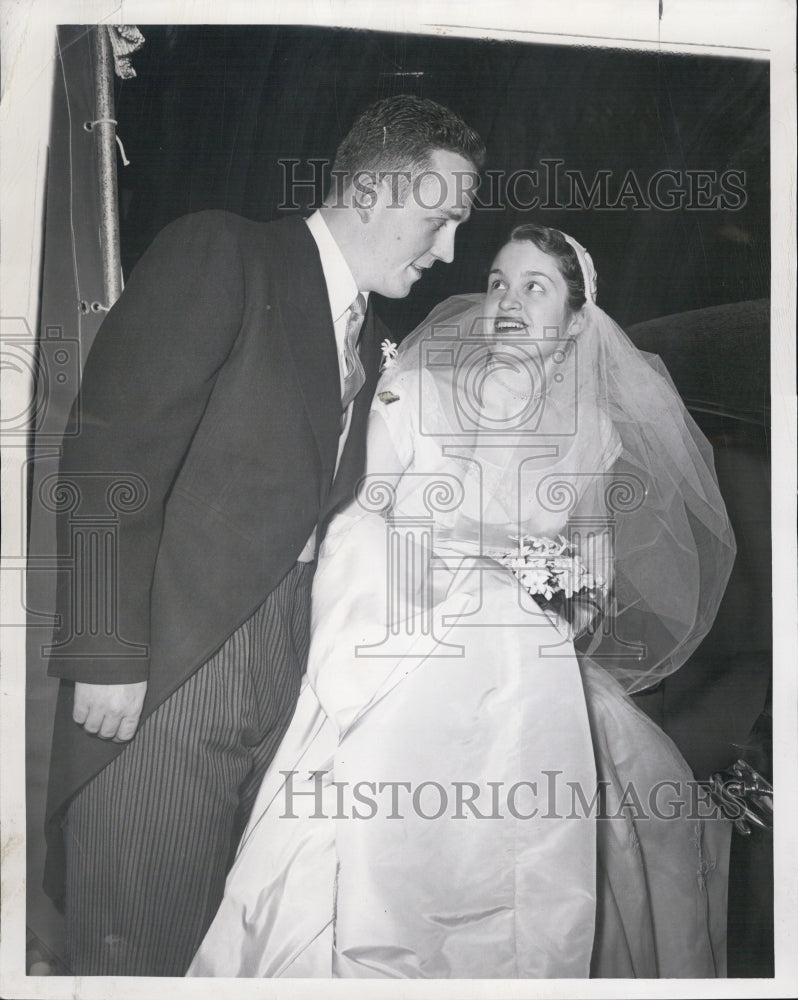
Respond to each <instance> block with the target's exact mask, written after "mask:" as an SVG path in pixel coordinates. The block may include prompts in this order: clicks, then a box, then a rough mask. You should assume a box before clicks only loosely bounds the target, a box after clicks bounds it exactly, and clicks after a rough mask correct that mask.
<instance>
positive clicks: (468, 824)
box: [189, 373, 730, 978]
mask: <svg viewBox="0 0 798 1000" xmlns="http://www.w3.org/2000/svg"><path fill="white" fill-rule="evenodd" d="M411 375H412V373H411ZM423 381H424V378H423V376H422V382H423ZM435 392H436V388H435V386H434V384H432V382H430V384H428V385H424V384H422V385H420V386H419V385H418V384H413V381H412V377H410V376H408V377H406V378H405V379H404V380H403V381H402V382H401V384H400V385H399V386H398V394H399V396H400V398H399V399H398V400H396V401H395V402H394V403H393V404H389V405H387V406H385V405H384V404H381V403H379V402H375V409H377V410H378V411H380V408H381V406H382V407H383V410H382V411H381V412H382V413H383V419H384V420H385V423H386V425H387V426H388V427H389V437H390V439H391V443H392V446H393V448H394V449H395V450H396V453H397V454H398V455H399V457H400V459H401V463H402V465H404V466H405V473H404V474H403V475H402V477H401V479H400V480H399V483H398V486H397V487H396V497H395V503H394V507H393V512H392V519H391V521H390V523H387V522H386V520H385V519H384V518H383V517H382V516H380V515H379V514H377V513H373V512H372V513H368V512H366V511H364V510H362V509H360V508H357V507H355V508H350V510H349V511H348V512H345V513H343V514H341V515H339V516H338V517H337V518H336V519H335V520H334V521H333V523H332V525H331V528H330V531H329V533H328V535H327V537H326V539H325V542H324V545H323V548H322V551H321V553H320V559H319V566H318V570H317V573H316V578H315V583H314V595H313V620H314V624H313V639H312V644H311V654H310V663H309V666H308V672H307V675H306V678H305V681H304V685H303V688H302V692H301V695H300V698H299V703H298V706H297V710H296V713H295V716H294V718H293V721H292V723H291V725H290V727H289V729H288V731H287V733H286V735H285V738H284V740H283V742H282V744H281V746H280V749H279V750H278V753H277V755H276V757H275V759H274V761H273V763H272V765H271V767H270V769H269V771H268V773H267V775H266V777H265V779H264V782H263V785H262V787H261V789H260V793H259V796H258V799H257V802H256V804H255V807H254V810H253V813H252V817H251V819H250V822H249V825H248V827H247V830H246V832H245V834H244V837H243V839H242V841H241V845H240V848H239V851H238V855H237V857H236V860H235V863H234V865H233V868H232V870H231V872H230V874H229V877H228V880H227V886H226V891H225V895H224V899H223V901H222V904H221V906H220V908H219V911H218V913H217V916H216V918H215V920H214V922H213V924H212V926H211V928H210V930H209V932H208V934H207V936H206V938H205V940H204V942H203V944H202V946H201V947H200V950H199V952H198V954H197V955H196V957H195V959H194V961H193V964H192V966H191V969H190V970H189V974H190V975H194V976H257V977H272V976H290V977H331V976H342V977H347V976H350V977H430V978H437V977H440V978H470V977H492V978H515V977H534V978H546V977H549V978H552V977H576V978H581V977H588V976H590V975H594V976H637V977H654V976H661V977H668V976H674V977H675V976H688V977H708V976H715V975H719V974H723V972H724V954H725V891H726V868H727V860H728V846H729V833H730V829H729V824H728V823H726V822H725V821H717V820H712V821H704V820H701V819H700V818H697V817H696V816H695V815H694V814H695V812H696V803H695V802H693V803H692V804H691V803H690V801H689V799H690V789H691V779H692V775H691V773H690V771H689V769H688V767H687V765H686V764H685V762H684V761H683V759H682V758H681V756H680V754H679V753H678V751H677V750H676V748H675V746H674V745H673V744H672V743H671V741H670V740H669V739H668V738H667V737H666V736H665V735H664V734H663V733H662V732H661V730H659V729H658V728H657V727H656V726H655V725H654V724H653V723H652V722H651V721H650V720H649V719H648V718H647V717H646V716H644V715H643V714H642V713H641V712H640V711H639V710H638V709H637V708H636V707H635V706H634V704H633V703H632V701H631V700H630V699H629V698H628V697H627V696H626V695H625V693H624V692H623V690H622V689H621V687H620V686H619V685H618V684H617V683H616V682H615V681H614V680H612V679H611V678H610V677H609V675H608V674H606V673H605V672H604V671H603V670H602V669H601V668H600V667H597V666H595V665H591V664H590V663H582V664H581V666H580V663H579V662H578V660H577V657H576V655H575V653H574V649H573V645H572V643H571V642H570V640H569V639H568V636H567V633H566V629H565V626H564V625H563V623H562V622H560V621H559V620H557V619H555V618H554V616H553V615H551V614H550V613H544V612H543V611H542V610H540V609H539V608H538V607H537V605H535V604H534V603H533V602H532V600H531V598H529V596H528V595H527V594H526V593H525V592H524V591H523V590H522V589H521V588H520V587H519V585H518V583H517V581H516V580H515V578H514V577H513V576H512V574H511V573H510V572H509V571H508V570H506V569H503V568H501V567H499V566H498V565H497V564H495V563H493V564H491V563H490V562H487V561H483V562H480V561H479V560H478V559H477V560H474V559H473V557H474V556H475V554H479V553H484V552H486V551H489V550H490V545H489V544H488V543H486V540H485V538H482V539H481V541H475V539H474V537H473V535H471V536H470V535H469V530H468V528H467V526H468V525H469V524H472V525H473V518H472V517H471V515H472V514H475V513H479V512H475V511H474V510H473V509H472V505H473V504H474V503H479V504H480V505H481V516H482V519H483V521H485V520H486V518H485V503H486V501H485V497H486V496H488V497H490V500H489V504H493V508H492V511H493V513H492V514H491V513H489V514H488V516H487V523H488V524H489V525H492V526H493V527H492V528H491V530H493V529H494V528H497V527H500V526H501V522H502V518H503V517H504V516H506V515H507V514H508V512H507V511H506V510H505V511H504V513H503V514H501V513H497V512H496V510H497V508H496V505H499V506H500V505H501V501H502V494H501V491H500V490H499V489H498V488H497V489H493V488H491V487H490V484H489V480H490V478H491V475H492V473H491V471H490V469H489V468H488V467H487V466H483V467H482V468H481V470H479V471H478V472H476V471H475V468H474V462H473V461H464V460H463V459H462V455H461V456H460V457H454V458H445V457H443V449H442V446H441V442H440V440H439V439H436V438H435V436H434V435H432V436H425V435H424V434H423V433H421V428H420V427H419V423H418V418H417V415H416V414H415V413H414V411H413V408H412V406H410V405H409V400H411V399H413V400H418V399H419V398H420V397H419V393H421V394H423V398H425V399H426V400H427V401H429V399H430V398H431V397H433V396H434V395H435ZM616 446H617V443H616V442H615V441H614V440H613V437H612V429H611V427H607V426H605V425H604V424H602V423H601V421H596V425H595V429H594V432H593V434H592V435H588V439H587V440H584V439H578V440H577V441H576V442H574V443H573V444H572V446H571V448H570V450H566V453H565V455H564V456H561V458H560V459H558V460H557V461H556V462H555V463H553V462H552V460H551V458H548V459H547V460H546V471H547V472H550V471H551V469H552V467H553V464H554V465H556V467H557V469H558V472H559V473H560V474H562V475H565V476H567V475H568V474H569V472H570V473H573V472H574V470H576V469H579V470H582V469H584V467H585V463H586V462H587V463H588V467H589V463H590V461H593V465H594V468H595V469H596V470H603V469H606V468H608V467H609V466H610V465H611V463H612V460H613V458H614V455H615V454H616V450H617V447H616ZM494 457H495V456H494ZM505 458H506V456H505ZM497 461H498V464H499V465H502V463H503V462H504V459H502V457H501V455H499V458H498V459H497ZM505 465H506V463H505ZM369 467H370V470H371V471H372V472H376V471H379V470H380V461H379V457H375V455H374V453H373V451H370V459H369ZM494 471H495V470H494ZM505 471H506V469H505ZM527 472H528V473H529V474H530V475H533V476H534V475H535V470H534V463H533V465H532V467H531V472H530V471H529V470H528V469H527ZM525 474H527V473H525ZM496 475H497V476H498V475H499V473H498V472H497V473H496ZM425 477H428V478H425ZM449 477H453V479H454V480H457V481H458V482H460V483H461V484H462V485H463V493H462V495H461V496H460V497H459V502H457V501H458V498H455V499H452V496H447V489H448V485H451V481H450V479H449ZM433 480H436V481H438V482H439V483H441V484H443V485H442V486H441V487H440V488H439V490H438V492H437V493H435V492H434V491H433V492H430V491H429V490H427V489H426V486H427V485H429V482H432V481H433ZM486 482H487V483H488V486H489V488H488V490H487V492H485V485H486ZM480 491H482V492H480ZM508 502H510V501H508ZM470 505H471V506H470ZM515 513H517V511H516V512H515ZM553 518H554V519H553ZM507 520H508V521H510V522H512V521H513V517H512V516H507ZM514 523H515V524H516V525H517V526H520V527H521V528H523V530H525V531H527V532H529V533H536V534H546V535H556V533H557V530H559V529H561V528H562V527H563V525H562V524H558V523H557V522H556V517H555V516H554V515H552V514H551V513H549V514H548V515H547V519H544V517H543V514H542V512H540V511H537V512H534V511H529V510H527V511H525V512H524V513H523V515H522V516H521V521H520V525H519V521H518V520H517V519H516V520H515V521H514ZM488 534H490V531H489V532H488ZM497 537H498V535H497ZM488 542H489V540H488ZM429 558H434V559H435V560H437V562H436V563H435V569H434V572H433V573H432V584H431V586H428V588H427V590H424V585H425V582H426V583H429V578H428V575H427V574H426V573H425V572H424V566H425V565H427V560H428V559H429ZM413 560H415V563H413ZM411 564H412V566H413V568H412V570H411V571H408V566H410V565H411ZM397 567H401V571H400V572H397ZM408 580H409V581H410V582H409V583H408ZM390 623H392V626H391V624H390ZM598 786H601V788H602V796H601V797H600V800H597V799H595V798H594V796H595V793H596V789H597V787H598ZM680 810H681V816H680V817H679V818H671V817H672V816H673V815H674V814H678V813H679V811H680ZM599 813H602V814H603V816H604V818H599Z"/></svg>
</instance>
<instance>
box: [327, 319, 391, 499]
mask: <svg viewBox="0 0 798 1000" xmlns="http://www.w3.org/2000/svg"><path fill="white" fill-rule="evenodd" d="M384 334H385V329H384V327H382V325H381V324H380V323H379V322H378V321H377V320H376V317H375V314H374V310H373V308H372V306H371V304H370V303H369V307H368V310H367V311H366V318H365V320H364V321H363V331H362V333H361V335H360V345H359V351H360V360H361V361H362V362H363V368H364V369H365V372H366V381H365V383H364V385H363V388H362V389H361V390H360V392H359V393H358V394H357V397H356V399H355V402H354V406H353V411H352V421H351V424H350V427H349V435H348V436H347V439H346V444H345V445H344V451H343V454H342V455H341V461H340V463H339V465H338V472H337V473H336V476H335V482H334V484H333V488H332V490H331V492H330V497H329V499H328V501H327V505H326V506H327V510H326V513H329V512H331V511H332V510H333V509H334V508H335V507H337V506H339V505H340V504H343V503H346V502H348V501H349V500H351V498H352V496H353V495H354V490H355V487H356V486H357V482H358V480H359V479H360V477H361V476H362V475H363V470H364V467H365V461H366V431H367V427H368V418H369V412H370V410H371V401H372V398H373V397H374V390H375V389H376V387H377V382H378V381H379V376H380V373H379V368H380V350H379V343H378V341H379V337H380V335H384Z"/></svg>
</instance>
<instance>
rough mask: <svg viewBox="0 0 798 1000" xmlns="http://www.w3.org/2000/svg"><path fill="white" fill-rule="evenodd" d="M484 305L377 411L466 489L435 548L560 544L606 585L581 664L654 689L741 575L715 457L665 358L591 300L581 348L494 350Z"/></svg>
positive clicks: (446, 330) (454, 317)
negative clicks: (639, 344)
mask: <svg viewBox="0 0 798 1000" xmlns="http://www.w3.org/2000/svg"><path fill="white" fill-rule="evenodd" d="M482 304H483V296H482V295H470V296H455V297H453V298H450V299H447V300H446V301H444V302H443V303H441V304H440V305H439V306H438V307H437V308H436V309H434V310H433V312H432V313H431V314H430V315H429V316H428V317H427V319H426V320H425V321H424V322H423V323H422V324H421V326H420V327H418V328H417V329H416V330H415V331H414V332H413V333H412V334H410V336H409V337H408V338H406V339H405V340H404V341H403V343H402V344H401V347H400V349H399V353H398V357H397V358H396V359H395V361H394V362H393V364H392V365H391V366H390V368H389V369H388V370H387V371H386V372H385V373H384V375H383V377H382V380H381V382H380V385H379V386H378V390H377V397H376V399H375V403H374V407H375V409H376V410H377V412H380V413H382V414H383V416H384V418H385V419H386V420H387V421H390V420H391V419H394V420H399V419H400V411H402V412H401V419H402V420H403V421H404V422H406V423H408V424H409V425H410V430H409V432H408V433H409V434H410V435H411V437H414V438H415V439H416V441H421V440H422V439H423V440H435V441H437V442H438V444H439V445H440V449H441V455H442V471H449V472H452V473H453V474H454V475H455V476H457V477H458V478H459V479H460V481H461V483H462V485H463V489H462V491H461V497H460V500H459V502H453V503H452V504H450V508H451V509H450V510H448V512H447V513H446V514H443V515H440V516H439V518H438V523H437V524H436V530H437V532H438V540H437V543H438V544H439V545H445V544H451V541H450V540H451V539H452V538H454V539H455V540H459V541H460V542H461V543H463V544H464V543H465V542H466V541H467V540H469V539H470V540H471V542H472V543H473V542H474V540H476V544H478V545H479V546H480V547H481V549H482V552H483V553H484V554H487V555H490V554H491V553H495V552H496V550H497V549H500V548H508V547H510V546H511V545H512V544H513V542H512V541H511V538H512V536H513V535H518V534H536V535H546V536H556V535H557V534H560V533H562V534H563V535H565V536H567V537H568V538H569V540H570V541H571V543H572V544H573V545H574V547H575V548H576V549H577V551H579V552H580V555H581V556H582V557H583V558H584V560H585V561H586V562H588V563H589V564H591V565H592V567H593V569H594V570H596V571H597V574H598V575H600V576H602V577H603V578H604V579H605V581H606V600H605V613H604V616H603V619H602V621H601V622H600V624H599V625H598V626H597V627H596V628H595V629H594V631H593V632H592V634H588V635H586V636H584V637H582V638H581V639H580V640H578V641H577V649H578V653H579V655H580V656H581V657H583V658H589V659H590V660H592V661H594V662H595V663H597V664H598V665H600V666H601V667H602V668H603V669H604V670H606V671H608V672H609V673H610V674H611V675H612V676H614V677H615V678H616V679H617V680H618V681H619V682H620V683H621V684H622V685H623V687H624V688H625V689H626V690H627V691H628V692H630V693H631V692H635V691H639V690H642V689H645V688H647V687H650V686H652V685H653V684H655V683H657V682H658V681H659V680H660V679H661V678H663V677H665V676H667V675H668V674H670V673H672V672H673V671H675V670H677V669H678V668H679V667H680V666H682V664H683V663H684V662H685V661H686V660H687V658H688V657H689V656H690V655H691V654H692V652H693V651H694V650H695V648H696V647H697V646H698V644H699V643H700V642H701V640H702V639H703V638H704V636H705V635H706V634H707V632H708V631H709V629H710V627H711V625H712V622H713V620H714V618H715V614H716V612H717V609H718V606H719V604H720V601H721V598H722V596H723V592H724V590H725V587H726V582H727V580H728V576H729V573H730V571H731V566H732V563H733V561H734V555H735V543H734V538H733V534H732V530H731V526H730V524H729V520H728V517H727V515H726V509H725V506H724V503H723V499H722V497H721V495H720V491H719V489H718V482H717V478H716V475H715V471H714V466H713V457H712V449H711V447H710V445H709V443H708V442H707V440H706V438H705V437H704V436H703V434H702V433H701V431H700V430H699V429H698V427H697V426H696V424H695V423H694V421H693V419H692V417H691V416H690V415H689V413H688V412H687V410H686V409H685V406H684V404H683V403H682V400H681V399H680V397H679V394H678V392H677V391H676V389H675V387H674V385H673V383H672V381H671V379H670V377H669V375H668V373H667V371H666V370H665V368H664V366H663V365H662V363H661V362H660V361H659V359H658V358H657V357H656V356H654V355H649V354H645V353H643V352H641V351H639V350H637V348H635V346H634V345H633V344H632V342H631V341H630V340H629V338H628V337H627V336H626V335H625V334H624V332H623V331H622V330H621V329H620V327H619V326H618V325H617V324H616V323H615V322H614V321H613V320H612V319H611V318H610V317H609V316H607V314H606V313H605V312H604V311H603V310H602V309H600V308H599V307H598V306H597V305H596V304H595V302H594V301H588V302H587V303H586V304H585V306H584V307H583V316H584V323H583V325H582V327H581V329H580V330H579V332H578V333H577V334H576V335H575V336H573V337H567V338H563V339H558V336H557V333H556V331H547V333H546V335H545V336H544V338H543V339H542V340H538V341H533V340H532V339H531V338H530V336H529V334H528V333H527V331H526V330H524V331H522V334H523V335H522V336H515V337H513V336H503V339H502V342H501V343H500V344H497V343H496V336H495V334H493V332H492V330H491V332H490V336H488V329H487V328H488V324H487V323H486V322H485V320H484V319H483V315H482V311H483V305H482ZM400 398H403V399H404V401H405V402H404V403H403V405H402V406H401V407H399V406H397V407H396V409H395V410H394V409H393V407H392V405H391V403H392V402H393V401H394V400H395V399H396V400H398V399H400ZM409 400H412V405H410V404H409V402H408V401H409ZM392 411H393V412H392ZM475 484H476V485H475ZM474 498H476V499H474ZM400 503H401V499H400ZM447 540H449V541H448V542H447ZM435 545H436V542H435V541H433V546H435Z"/></svg>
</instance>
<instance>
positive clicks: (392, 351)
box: [380, 338, 399, 372]
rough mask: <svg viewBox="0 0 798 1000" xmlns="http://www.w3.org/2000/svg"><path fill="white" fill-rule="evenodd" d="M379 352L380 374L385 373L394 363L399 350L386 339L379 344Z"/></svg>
mask: <svg viewBox="0 0 798 1000" xmlns="http://www.w3.org/2000/svg"><path fill="white" fill-rule="evenodd" d="M380 350H381V351H382V364H381V365H380V372H384V371H387V370H388V369H389V368H390V367H391V365H392V364H393V363H394V362H395V361H396V355H397V354H398V352H399V348H398V347H397V346H396V344H394V342H393V341H392V340H388V339H387V338H386V339H385V340H383V342H382V343H381V344H380Z"/></svg>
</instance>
